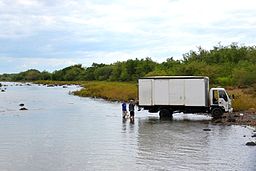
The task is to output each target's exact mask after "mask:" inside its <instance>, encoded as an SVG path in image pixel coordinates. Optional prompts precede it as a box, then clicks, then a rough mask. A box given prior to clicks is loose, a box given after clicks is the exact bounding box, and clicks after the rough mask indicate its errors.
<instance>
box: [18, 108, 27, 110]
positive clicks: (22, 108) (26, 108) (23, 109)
mask: <svg viewBox="0 0 256 171" xmlns="http://www.w3.org/2000/svg"><path fill="white" fill-rule="evenodd" d="M20 110H28V109H27V108H25V107H22V108H20Z"/></svg>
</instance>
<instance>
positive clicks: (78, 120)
mask: <svg viewBox="0 0 256 171" xmlns="http://www.w3.org/2000/svg"><path fill="white" fill-rule="evenodd" d="M74 89H77V87H76V86H71V87H68V88H67V89H63V88H62V87H48V88H47V87H42V86H36V85H33V86H8V87H7V90H6V92H5V93H0V137H1V139H0V170H8V171H14V170H15V171H17V170H18V171H19V170H22V171H23V170H26V171H35V170H48V171H51V170H53V171H56V170H59V171H65V170H76V171H77V170H78V171H79V170H255V168H256V164H255V163H256V153H255V148H254V147H247V146H245V145H244V144H245V143H246V142H247V141H248V140H249V139H250V136H251V132H252V131H251V130H249V129H247V128H243V127H240V126H218V125H211V124H209V122H208V120H209V119H211V118H210V117H207V116H201V115H183V114H175V115H174V121H168V120H167V121H161V120H159V118H158V116H157V115H156V114H148V113H147V112H145V111H140V112H136V114H135V120H134V122H131V121H130V119H125V120H123V119H122V116H121V115H122V114H121V105H120V104H119V103H109V102H105V101H103V100H95V99H94V100H93V99H90V98H79V97H75V96H72V95H68V92H69V91H72V90H74ZM20 103H24V104H25V107H27V108H28V109H29V110H28V111H19V108H20V107H19V104H20ZM203 128H210V129H211V131H209V132H205V131H203ZM244 135H245V136H246V137H244Z"/></svg>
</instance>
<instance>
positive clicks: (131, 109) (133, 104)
mask: <svg viewBox="0 0 256 171" xmlns="http://www.w3.org/2000/svg"><path fill="white" fill-rule="evenodd" d="M134 106H135V103H134V101H133V100H130V103H129V112H130V119H131V120H134Z"/></svg>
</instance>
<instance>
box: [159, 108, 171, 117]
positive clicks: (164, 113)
mask: <svg viewBox="0 0 256 171" xmlns="http://www.w3.org/2000/svg"><path fill="white" fill-rule="evenodd" d="M172 114H173V112H172V111H170V110H168V109H161V110H160V112H159V117H160V119H172Z"/></svg>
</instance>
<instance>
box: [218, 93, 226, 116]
mask: <svg viewBox="0 0 256 171" xmlns="http://www.w3.org/2000/svg"><path fill="white" fill-rule="evenodd" d="M218 102H219V106H221V107H224V109H225V111H226V112H227V111H228V97H227V94H226V92H225V91H224V90H219V100H218Z"/></svg>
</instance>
